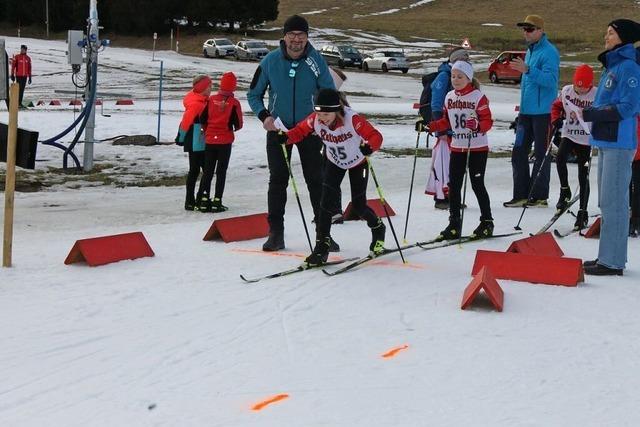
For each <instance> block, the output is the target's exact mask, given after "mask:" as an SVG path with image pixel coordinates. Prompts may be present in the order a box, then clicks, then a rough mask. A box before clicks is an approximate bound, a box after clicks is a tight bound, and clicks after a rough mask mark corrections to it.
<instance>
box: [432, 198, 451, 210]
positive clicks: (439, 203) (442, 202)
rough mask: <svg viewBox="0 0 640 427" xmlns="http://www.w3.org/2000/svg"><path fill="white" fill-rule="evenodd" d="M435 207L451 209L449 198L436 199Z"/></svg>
mask: <svg viewBox="0 0 640 427" xmlns="http://www.w3.org/2000/svg"><path fill="white" fill-rule="evenodd" d="M435 201H436V202H435V208H436V209H441V210H449V200H447V199H435Z"/></svg>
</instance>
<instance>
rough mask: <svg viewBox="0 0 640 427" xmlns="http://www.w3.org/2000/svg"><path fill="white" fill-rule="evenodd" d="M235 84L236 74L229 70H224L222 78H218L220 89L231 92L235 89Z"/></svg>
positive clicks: (236, 80) (236, 82)
mask: <svg viewBox="0 0 640 427" xmlns="http://www.w3.org/2000/svg"><path fill="white" fill-rule="evenodd" d="M237 85H238V79H236V75H235V74H233V73H232V72H231V71H229V72H226V73H224V74H223V75H222V78H221V79H220V90H224V91H227V92H233V91H234V90H236V86H237Z"/></svg>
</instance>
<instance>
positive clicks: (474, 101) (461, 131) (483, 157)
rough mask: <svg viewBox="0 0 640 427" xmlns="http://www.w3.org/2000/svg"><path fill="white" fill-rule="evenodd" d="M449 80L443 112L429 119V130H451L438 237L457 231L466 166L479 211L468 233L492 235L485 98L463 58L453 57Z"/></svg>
mask: <svg viewBox="0 0 640 427" xmlns="http://www.w3.org/2000/svg"><path fill="white" fill-rule="evenodd" d="M451 84H452V85H453V90H452V91H450V92H449V93H447V96H446V98H445V103H444V116H443V117H442V118H441V119H439V120H437V121H432V122H431V123H429V130H430V131H435V132H444V131H446V130H448V129H452V131H453V134H452V136H451V158H450V160H449V225H448V226H447V228H445V229H444V230H443V231H442V232H441V233H440V236H439V238H440V239H444V240H451V239H456V238H458V237H460V235H461V232H462V221H461V219H460V207H461V196H460V193H461V189H462V184H463V181H464V179H465V172H466V168H467V167H468V168H469V172H468V173H469V178H470V179H471V188H473V192H474V193H475V195H476V198H477V199H478V204H479V205H480V212H481V216H480V225H479V226H478V227H477V228H476V229H475V230H474V231H473V234H472V235H473V236H474V237H489V236H492V235H493V217H492V216H491V205H490V201H489V194H488V193H487V189H486V188H485V185H484V173H485V169H486V166H487V157H488V154H489V141H488V138H487V132H488V131H489V129H491V126H492V125H493V119H492V118H491V110H490V109H489V101H488V100H487V97H486V96H484V94H483V93H482V92H481V91H480V89H479V84H478V81H477V80H475V79H474V78H473V67H472V66H471V64H470V63H468V62H466V61H457V62H456V63H455V64H453V66H452V67H451ZM467 159H468V160H469V161H468V165H467Z"/></svg>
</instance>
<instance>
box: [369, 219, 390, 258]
mask: <svg viewBox="0 0 640 427" xmlns="http://www.w3.org/2000/svg"><path fill="white" fill-rule="evenodd" d="M386 231H387V227H386V226H385V225H384V223H383V222H382V219H380V218H378V223H377V224H376V225H375V226H373V227H371V244H370V245H369V250H370V251H371V252H373V253H374V254H376V255H378V254H380V253H382V251H383V250H384V235H385V232H386Z"/></svg>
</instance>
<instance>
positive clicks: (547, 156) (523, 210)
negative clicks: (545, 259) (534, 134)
mask: <svg viewBox="0 0 640 427" xmlns="http://www.w3.org/2000/svg"><path fill="white" fill-rule="evenodd" d="M555 131H556V128H555V126H553V127H552V128H551V132H549V138H547V151H546V153H545V154H544V157H543V158H542V162H540V168H539V169H538V173H536V176H535V178H534V179H533V184H532V185H531V188H530V189H529V194H528V195H527V201H526V202H525V204H524V206H523V207H522V213H521V214H520V219H518V223H517V224H516V225H515V226H514V227H513V228H514V229H516V230H518V231H520V230H522V228H520V222H521V221H522V217H523V216H524V213H525V211H526V210H527V207H528V206H527V204H528V203H529V200H531V195H532V194H533V190H534V189H535V188H536V183H537V182H538V178H539V177H540V174H541V173H542V168H543V167H544V165H545V163H546V162H547V159H548V158H549V155H550V154H551V148H552V146H553V144H552V143H551V138H553V134H554V133H555ZM527 167H528V166H527Z"/></svg>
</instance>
